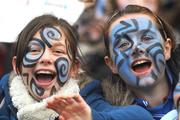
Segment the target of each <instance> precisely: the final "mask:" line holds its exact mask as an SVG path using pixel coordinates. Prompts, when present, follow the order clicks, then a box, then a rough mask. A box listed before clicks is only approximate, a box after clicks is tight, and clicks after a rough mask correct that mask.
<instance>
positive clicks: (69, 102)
mask: <svg viewBox="0 0 180 120" xmlns="http://www.w3.org/2000/svg"><path fill="white" fill-rule="evenodd" d="M47 108H49V109H52V110H54V111H56V112H57V113H58V114H59V115H60V117H59V119H60V120H92V117H91V109H90V107H89V106H88V105H87V103H86V102H85V101H84V100H83V98H82V97H81V96H80V95H79V94H72V95H70V96H61V95H57V96H54V97H53V98H52V99H51V100H49V101H48V103H47Z"/></svg>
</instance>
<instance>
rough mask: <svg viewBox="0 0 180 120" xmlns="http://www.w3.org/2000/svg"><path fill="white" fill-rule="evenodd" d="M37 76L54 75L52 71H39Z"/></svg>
mask: <svg viewBox="0 0 180 120" xmlns="http://www.w3.org/2000/svg"><path fill="white" fill-rule="evenodd" d="M37 74H53V73H52V72H51V71H46V70H42V71H38V72H37Z"/></svg>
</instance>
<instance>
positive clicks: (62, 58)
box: [22, 27, 71, 100]
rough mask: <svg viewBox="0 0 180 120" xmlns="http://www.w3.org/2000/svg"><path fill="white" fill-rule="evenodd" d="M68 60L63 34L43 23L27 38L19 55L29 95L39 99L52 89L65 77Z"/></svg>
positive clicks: (67, 72) (49, 94) (55, 88)
mask: <svg viewBox="0 0 180 120" xmlns="http://www.w3.org/2000/svg"><path fill="white" fill-rule="evenodd" d="M70 68H71V63H70V60H69V57H68V54H67V47H66V42H65V38H64V36H63V34H62V33H61V32H60V30H58V29H57V28H56V27H44V28H43V29H41V30H40V31H38V32H37V33H36V34H35V36H34V37H33V39H32V40H31V41H30V42H29V44H28V48H27V50H26V54H25V56H24V58H23V70H22V71H23V77H24V80H25V81H24V83H25V85H26V86H27V88H28V90H29V92H30V93H31V95H32V96H33V97H34V98H35V99H37V100H41V99H43V98H46V97H49V96H51V95H52V94H54V93H56V92H57V91H58V90H59V89H60V88H61V87H62V85H63V84H64V83H65V82H66V81H67V80H68V79H69V71H70Z"/></svg>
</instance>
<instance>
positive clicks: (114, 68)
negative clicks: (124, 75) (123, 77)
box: [104, 56, 118, 74]
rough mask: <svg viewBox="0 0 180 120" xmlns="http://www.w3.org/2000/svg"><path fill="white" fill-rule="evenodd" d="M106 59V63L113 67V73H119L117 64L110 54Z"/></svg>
mask: <svg viewBox="0 0 180 120" xmlns="http://www.w3.org/2000/svg"><path fill="white" fill-rule="evenodd" d="M104 61H105V63H106V65H107V66H108V67H109V68H110V69H111V71H112V73H114V74H117V73H118V70H117V68H116V65H115V64H114V62H113V61H112V60H111V59H110V58H109V57H108V56H105V57H104Z"/></svg>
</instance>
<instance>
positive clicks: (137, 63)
mask: <svg viewBox="0 0 180 120" xmlns="http://www.w3.org/2000/svg"><path fill="white" fill-rule="evenodd" d="M145 62H146V61H145V60H141V61H138V62H136V63H135V64H134V65H139V64H143V63H145Z"/></svg>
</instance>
